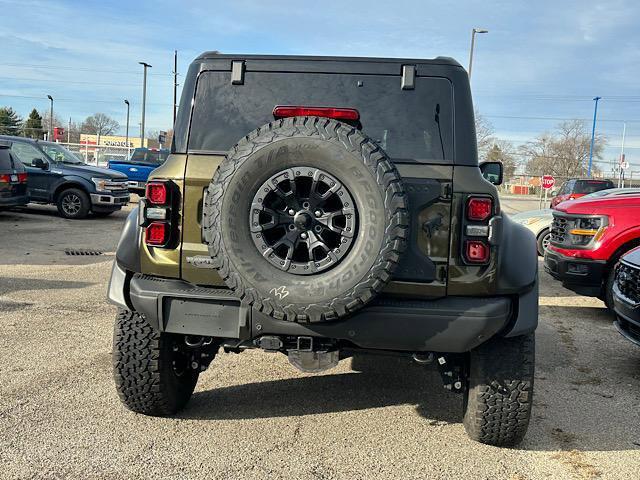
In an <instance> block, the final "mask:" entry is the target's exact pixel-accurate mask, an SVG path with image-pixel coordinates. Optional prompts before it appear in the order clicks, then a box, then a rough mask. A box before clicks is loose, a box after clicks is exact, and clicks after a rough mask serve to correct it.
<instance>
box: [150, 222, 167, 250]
mask: <svg viewBox="0 0 640 480" xmlns="http://www.w3.org/2000/svg"><path fill="white" fill-rule="evenodd" d="M168 239H169V224H168V223H166V222H153V223H151V224H149V226H148V227H147V229H146V232H145V241H146V242H147V245H154V246H163V245H165V244H166V243H167V240H168Z"/></svg>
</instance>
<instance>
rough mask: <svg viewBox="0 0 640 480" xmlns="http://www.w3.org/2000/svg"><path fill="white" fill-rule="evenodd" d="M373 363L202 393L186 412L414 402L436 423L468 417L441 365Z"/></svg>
mask: <svg viewBox="0 0 640 480" xmlns="http://www.w3.org/2000/svg"><path fill="white" fill-rule="evenodd" d="M367 363H369V364H370V367H371V368H366V371H364V372H361V373H358V372H350V373H343V374H335V375H331V374H326V375H317V376H308V377H301V378H288V379H282V380H273V381H266V382H256V383H249V384H245V385H234V386H230V387H222V388H216V389H214V390H209V391H204V392H196V393H194V395H193V397H192V399H191V401H190V402H189V404H188V405H187V408H186V409H185V411H184V412H183V413H182V414H181V415H180V417H181V418H190V419H200V420H228V419H253V418H271V417H288V416H303V415H314V414H322V413H333V412H345V411H353V410H364V409H369V408H380V407H387V406H392V405H407V404H409V405H411V404H413V405H416V410H417V411H418V413H419V414H420V415H421V416H423V417H425V418H427V419H428V420H430V421H431V422H432V423H434V424H442V423H458V422H460V421H461V420H462V406H461V405H462V398H461V397H458V396H457V395H454V394H451V393H448V392H446V391H445V390H444V389H443V387H442V383H441V380H440V377H439V375H438V373H437V372H436V370H435V368H433V369H432V368H424V367H420V366H417V365H413V364H411V363H409V360H404V359H403V360H401V359H395V358H391V359H390V358H381V357H371V358H367ZM291 368H293V367H291Z"/></svg>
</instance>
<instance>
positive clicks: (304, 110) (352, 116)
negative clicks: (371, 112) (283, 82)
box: [273, 105, 360, 121]
mask: <svg viewBox="0 0 640 480" xmlns="http://www.w3.org/2000/svg"><path fill="white" fill-rule="evenodd" d="M273 116H274V117H275V118H285V117H326V118H334V119H336V120H348V121H356V120H359V119H360V112H358V110H356V109H355V108H338V107H303V106H296V105H278V106H277V107H275V108H274V109H273Z"/></svg>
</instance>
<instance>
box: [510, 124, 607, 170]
mask: <svg viewBox="0 0 640 480" xmlns="http://www.w3.org/2000/svg"><path fill="white" fill-rule="evenodd" d="M606 143H607V141H606V138H605V137H604V136H602V135H596V137H595V142H594V147H593V158H594V159H597V160H599V159H602V152H603V150H604V147H605V145H606ZM590 145H591V134H590V133H589V131H588V129H587V127H586V125H585V123H584V122H583V121H582V120H569V121H566V122H562V123H561V124H559V125H558V126H557V127H556V130H555V131H554V132H551V133H549V132H545V133H543V134H541V135H539V136H538V137H537V138H536V139H535V140H534V141H532V142H528V143H526V144H524V145H522V146H521V147H520V151H521V152H522V154H523V155H524V156H525V157H526V158H527V170H528V173H530V174H533V175H543V174H548V175H555V176H558V177H578V176H583V175H585V174H586V173H587V168H588V162H589V149H590ZM592 171H594V172H598V171H599V169H598V168H596V167H595V165H594V166H593V167H592Z"/></svg>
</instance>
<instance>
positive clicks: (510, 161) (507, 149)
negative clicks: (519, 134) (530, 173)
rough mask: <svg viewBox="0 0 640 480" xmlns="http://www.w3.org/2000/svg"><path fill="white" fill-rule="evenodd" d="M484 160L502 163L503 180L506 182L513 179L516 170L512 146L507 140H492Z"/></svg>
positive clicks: (516, 165) (516, 163)
mask: <svg viewBox="0 0 640 480" xmlns="http://www.w3.org/2000/svg"><path fill="white" fill-rule="evenodd" d="M485 160H486V161H488V162H502V167H503V170H504V178H505V179H507V180H508V179H511V178H513V176H514V175H515V173H516V170H517V168H518V161H517V160H516V156H515V155H514V148H513V144H512V143H511V142H509V141H507V140H501V139H498V138H494V139H493V142H492V144H491V146H490V147H489V149H488V150H487V155H486V157H485Z"/></svg>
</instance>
